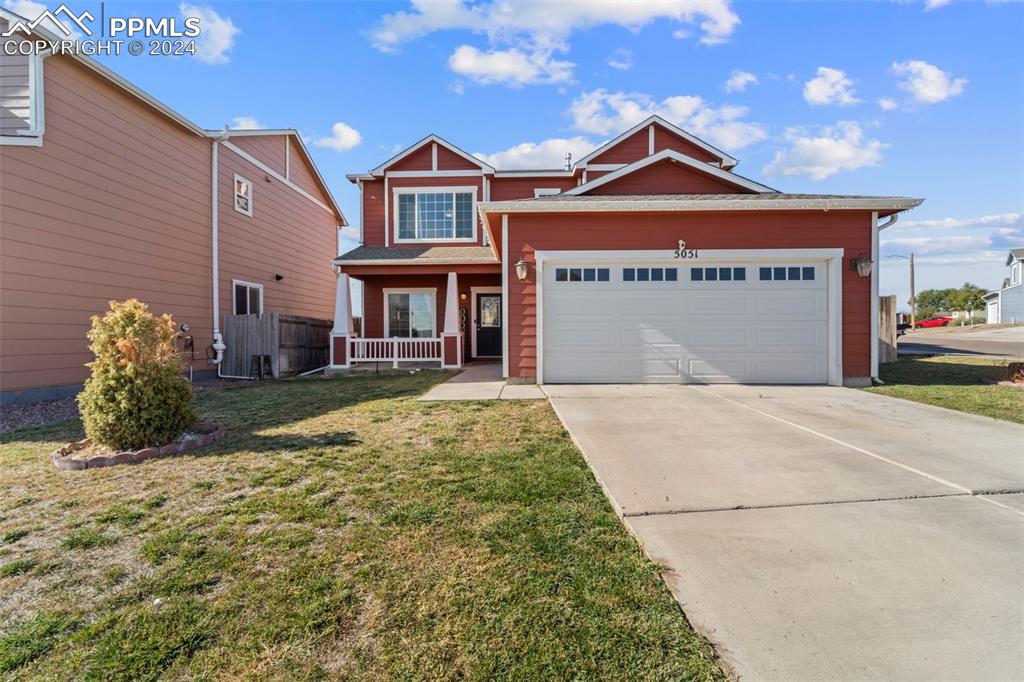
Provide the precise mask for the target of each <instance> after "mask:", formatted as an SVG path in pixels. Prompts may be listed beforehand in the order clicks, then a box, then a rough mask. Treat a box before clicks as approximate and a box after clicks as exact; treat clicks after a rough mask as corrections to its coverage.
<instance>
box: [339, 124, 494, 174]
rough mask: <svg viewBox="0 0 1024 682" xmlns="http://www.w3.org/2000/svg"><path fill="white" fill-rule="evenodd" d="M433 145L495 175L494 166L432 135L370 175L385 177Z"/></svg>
mask: <svg viewBox="0 0 1024 682" xmlns="http://www.w3.org/2000/svg"><path fill="white" fill-rule="evenodd" d="M431 143H436V144H439V145H441V146H442V147H444V148H445V149H447V150H448V151H450V152H452V153H454V154H457V155H458V156H461V157H462V158H463V159H465V160H466V161H469V162H470V163H472V164H475V165H477V166H479V167H480V169H481V170H482V171H483V172H485V173H493V172H494V166H491V165H490V164H487V163H484V162H483V161H481V160H480V159H478V158H476V157H475V156H473V155H472V154H470V153H469V152H466V151H463V150H462V149H459V148H458V147H456V146H455V145H453V144H452V143H451V142H448V141H447V140H445V139H443V138H441V137H438V136H437V135H434V134H430V135H427V136H426V137H424V138H423V139H422V140H420V141H419V142H417V143H416V144H414V145H412V146H411V147H407V148H405V149H403V150H402V151H400V152H398V153H397V154H395V155H394V156H392V157H391V158H390V159H388V160H387V161H385V162H384V163H382V164H381V165H379V166H377V167H376V168H374V169H373V170H371V171H370V173H369V174H370V175H383V174H384V171H386V170H387V169H388V167H390V166H393V165H394V164H396V163H398V162H399V161H401V160H402V159H404V158H405V157H407V156H409V155H410V154H412V153H413V152H416V151H417V150H419V149H421V148H423V147H424V146H425V145H427V144H431ZM350 179H351V178H350Z"/></svg>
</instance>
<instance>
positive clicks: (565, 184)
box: [491, 177, 576, 201]
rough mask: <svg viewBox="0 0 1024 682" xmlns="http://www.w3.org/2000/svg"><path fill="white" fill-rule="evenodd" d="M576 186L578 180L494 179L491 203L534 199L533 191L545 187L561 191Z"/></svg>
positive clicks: (538, 178) (568, 178) (567, 178)
mask: <svg viewBox="0 0 1024 682" xmlns="http://www.w3.org/2000/svg"><path fill="white" fill-rule="evenodd" d="M575 186H576V178H571V177H565V178H558V177H555V178H540V177H533V178H531V177H523V178H494V179H493V180H491V201H507V200H510V199H532V198H533V190H535V189H540V188H544V187H557V188H558V189H560V190H561V191H563V192H564V191H565V190H567V189H572V188H573V187H575Z"/></svg>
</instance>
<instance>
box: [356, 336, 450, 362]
mask: <svg viewBox="0 0 1024 682" xmlns="http://www.w3.org/2000/svg"><path fill="white" fill-rule="evenodd" d="M348 347H349V354H348V358H349V362H390V363H392V367H398V363H399V362H443V358H442V352H443V347H442V344H441V339H399V338H393V339H361V338H355V339H349V346H348Z"/></svg>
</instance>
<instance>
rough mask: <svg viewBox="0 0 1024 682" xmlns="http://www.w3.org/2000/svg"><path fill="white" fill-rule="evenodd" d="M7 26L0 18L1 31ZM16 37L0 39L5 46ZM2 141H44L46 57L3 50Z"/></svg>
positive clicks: (0, 61)
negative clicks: (44, 64)
mask: <svg viewBox="0 0 1024 682" xmlns="http://www.w3.org/2000/svg"><path fill="white" fill-rule="evenodd" d="M7 29H8V25H7V23H6V22H4V21H0V31H6V30H7ZM8 40H9V41H14V40H16V38H13V37H12V38H10V39H6V38H0V42H4V43H5V44H4V47H5V48H7V47H11V45H9V44H8V43H7V41H8ZM0 144H5V145H22V146H34V147H38V146H41V145H42V144H43V60H42V57H40V56H38V55H24V54H20V53H17V52H16V53H15V54H8V53H7V50H6V49H4V50H0Z"/></svg>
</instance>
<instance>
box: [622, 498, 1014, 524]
mask: <svg viewBox="0 0 1024 682" xmlns="http://www.w3.org/2000/svg"><path fill="white" fill-rule="evenodd" d="M936 497H975V496H974V495H970V494H969V493H938V494H931V495H929V494H923V495H901V496H899V497H873V498H865V499H856V500H823V501H821V502H794V503H792V504H758V505H742V504H741V505H737V506H734V507H708V508H706V509H672V510H667V511H650V512H626V513H623V515H622V516H623V518H627V519H638V518H643V517H645V516H673V515H679V514H707V513H710V512H727V511H757V510H759V509H791V508H794V507H827V506H831V505H837V504H863V503H865V502H897V501H900V500H927V499H933V498H936ZM986 501H987V502H990V501H991V500H986ZM1000 506H1004V505H1000Z"/></svg>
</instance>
